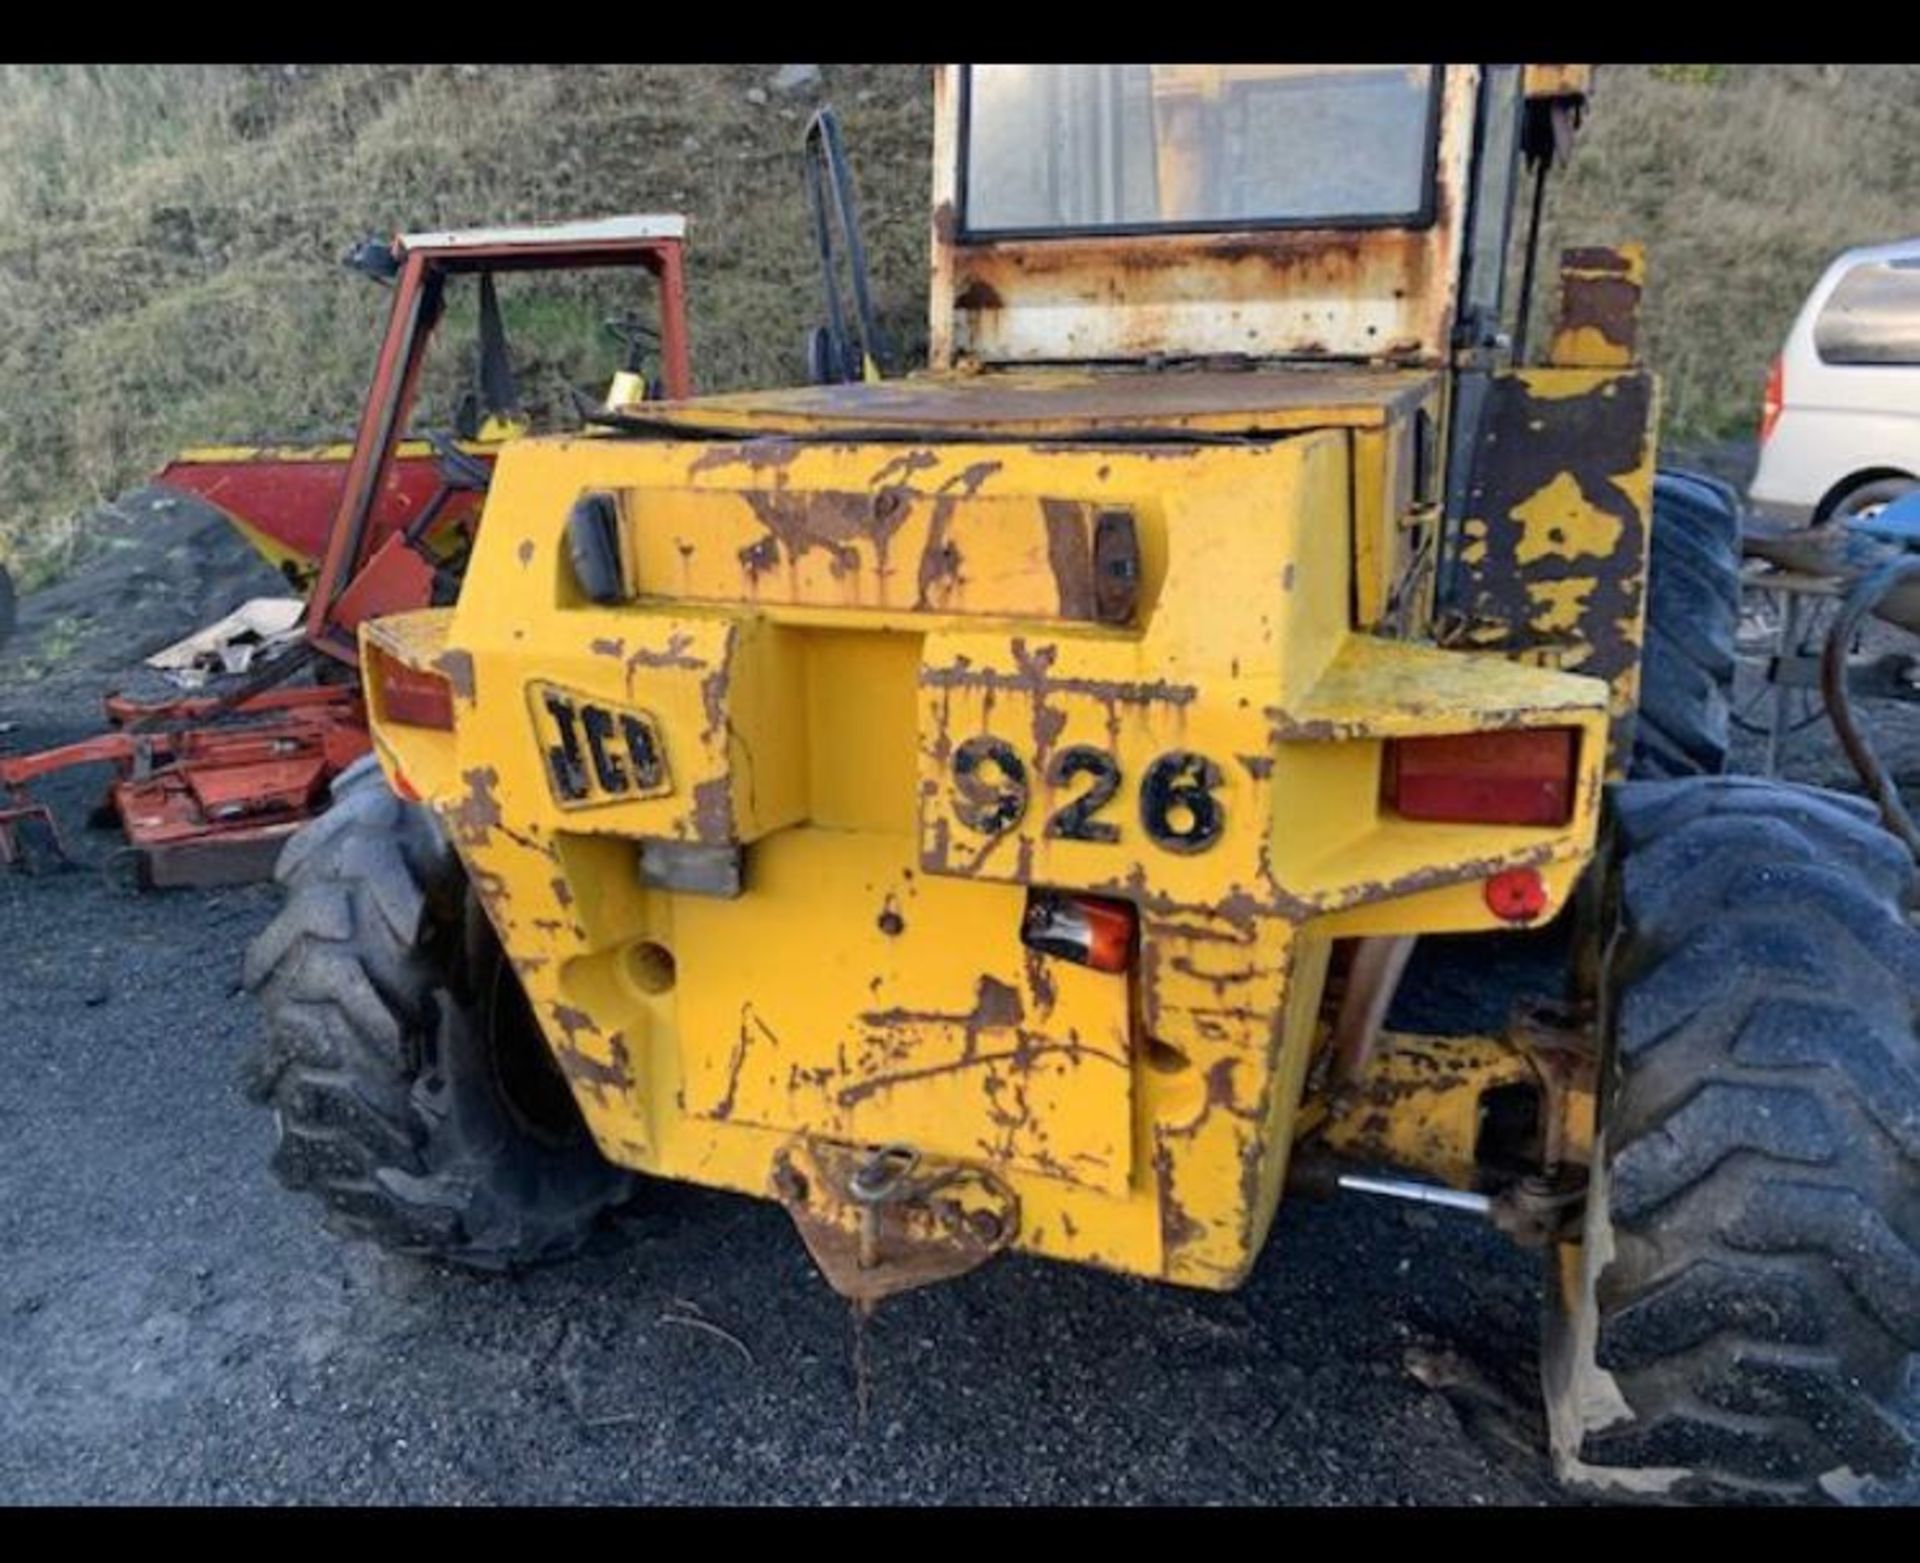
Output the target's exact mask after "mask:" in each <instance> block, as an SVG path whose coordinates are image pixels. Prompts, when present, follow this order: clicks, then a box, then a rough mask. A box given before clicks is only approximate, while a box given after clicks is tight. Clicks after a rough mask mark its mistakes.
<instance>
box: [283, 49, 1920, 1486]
mask: <svg viewBox="0 0 1920 1563" xmlns="http://www.w3.org/2000/svg"><path fill="white" fill-rule="evenodd" d="M1586 87H1587V73H1586V71H1585V69H1584V68H1583V67H1574V66H1514V65H1488V66H1471V65H1447V66H1425V65H1419V66H1327V67H1316V66H1299V65H1286V66H1246V65H1226V66H1192V65H1182V66H1046V67H1028V66H1010V65H981V66H973V67H963V66H955V67H944V68H942V69H941V70H940V71H939V73H938V75H937V78H936V82H935V93H936V100H935V101H936V114H935V126H936V133H935V139H934V151H933V182H934V189H933V213H932V230H933V243H932V255H933V262H932V279H931V332H930V337H931V350H930V358H931V364H930V367H929V368H928V369H927V370H926V371H924V372H920V373H915V374H911V375H907V376H905V377H903V378H885V377H879V376H877V375H876V374H874V373H873V372H871V371H870V369H869V367H868V366H869V365H873V364H877V356H876V355H875V354H874V353H873V352H872V351H871V344H870V343H869V342H868V341H867V340H865V338H866V335H867V333H866V332H865V331H864V329H863V332H862V336H863V341H862V343H861V348H860V351H857V352H856V351H852V350H851V347H850V344H848V343H847V342H845V341H844V340H840V341H837V342H826V343H820V342H816V350H815V351H814V353H813V354H812V357H813V361H814V364H815V367H816V370H817V371H818V372H819V373H820V376H821V378H823V379H825V380H826V381H827V382H828V383H825V384H815V385H811V386H803V387H798V388H790V389H785V390H774V391H768V392H764V393H755V394H735V395H720V396H706V397H699V398H693V399H687V400H681V401H666V402H647V403H639V402H635V403H632V404H630V405H625V406H610V407H609V408H608V409H606V411H605V413H604V415H603V416H602V417H601V418H600V419H599V420H598V421H599V424H600V427H598V428H597V429H596V430H595V431H594V432H592V433H590V434H587V435H585V436H567V437H556V438H542V439H529V440H524V441H519V442H516V443H514V444H511V445H509V446H507V447H506V448H505V449H503V450H502V452H501V454H500V457H499V460H498V463H497V465H496V466H495V469H494V471H493V474H492V478H491V488H490V491H489V493H488V495H487V498H486V501H485V525H484V526H483V527H481V528H480V529H479V534H478V541H477V543H476V546H475V551H474V554H473V557H472V560H471V564H470V567H469V569H468V572H467V574H466V577H465V581H464V585H463V588H462V590H461V593H460V597H459V601H458V603H457V604H456V605H454V606H452V607H448V608H435V609H431V610H427V611H421V612H410V613H403V614H396V615H394V616H391V617H386V618H378V619H374V620H372V621H370V622H368V623H367V624H365V625H364V627H363V629H362V646H363V649H364V659H363V667H364V668H365V670H366V677H367V687H368V694H369V699H370V702H371V717H372V726H373V733H374V743H375V750H376V754H377V757H378V762H379V763H378V767H377V768H374V767H372V766H368V767H366V768H363V769H362V770H360V771H358V772H356V773H354V774H352V775H350V776H348V777H346V778H343V780H342V783H341V784H340V785H339V786H338V787H337V788H336V797H337V803H336V806H335V807H334V808H333V809H332V811H331V812H329V813H328V814H327V815H326V816H325V817H324V818H323V819H321V820H320V821H318V822H317V823H316V824H315V825H313V826H311V827H310V828H308V829H307V830H306V831H305V832H304V833H303V834H301V835H300V836H298V837H296V838H295V839H294V840H293V841H292V843H291V844H290V845H289V846H288V847H287V849H286V851H285V854H284V856H283V858H282V860H281V862H280V865H279V877H280V879H281V881H282V882H283V883H284V885H285V887H286V891H287V901H286V905H285V909H284V910H283V911H282V912H281V914H280V915H279V917H278V918H277V920H276V921H275V922H274V923H273V924H272V925H271V926H270V927H269V928H268V930H267V931H266V932H265V933H264V934H263V935H262V936H261V937H260V939H259V941H258V942H257V943H256V944H255V945H254V947H253V949H252V951H251V954H250V956H249V958H248V963H247V971H246V978H247V982H248V984H249V986H250V987H251V988H252V989H253V991H254V992H255V993H256V994H257V995H258V997H259V1000H260V1003H261V1004H262V1006H263V1009H264V1022H265V1024H264V1034H263V1039H262V1042H261V1045H260V1049H259V1052H258V1055H257V1057H256V1059H255V1061H254V1067H253V1073H252V1080H253V1085H254V1088H255V1090H256V1091H257V1094H258V1095H259V1097H260V1099H261V1100H262V1101H264V1102H265V1103H267V1104H268V1105H269V1106H270V1107H271V1108H272V1110H273V1111H274V1113H275V1114H276V1116H277V1120H278V1123H279V1128H280V1138H279V1143H278V1148H277V1150H276V1152H275V1154H274V1165H275V1168H276V1170H277V1171H278V1173H279V1175H280V1176H281V1178H282V1179H283V1180H284V1181H285V1182H286V1183H288V1184H289V1185H290V1186H292V1187H294V1188H297V1189H304V1190H307V1191H309V1192H311V1193H312V1194H314V1195H315V1196H317V1197H318V1198H319V1199H320V1200H321V1201H322V1202H323V1204H324V1205H325V1206H326V1208H327V1210H328V1211H329V1212H330V1213H331V1217H332V1219H333V1221H334V1224H335V1225H336V1226H337V1227H339V1228H340V1229H341V1230H342V1231H344V1232H347V1233H351V1234H358V1235H362V1236H366V1237H370V1238H373V1239H375V1240H378V1241H380V1242H383V1243H385V1244H387V1245H389V1246H390V1247H393V1248H395V1249H398V1250H400V1251H402V1252H407V1253H415V1254H428V1255H436V1256H440V1257H443V1258H446V1259H451V1260H455V1261H459V1262H463V1263H467V1264H471V1265H476V1266H483V1267H494V1268H500V1267H506V1266H513V1265H519V1264H524V1263H530V1262H533V1261H538V1260H544V1259H549V1258H553V1257H556V1256H558V1255H561V1254H564V1253H567V1252H569V1251H570V1250H572V1249H574V1248H575V1247H576V1246H577V1245H578V1244H579V1243H580V1242H581V1241H582V1239H583V1238H584V1237H585V1235H586V1234H587V1233H588V1232H589V1231H590V1229H591V1228H592V1226H593V1224H594V1222H595V1221H596V1220H597V1219H598V1218H599V1216H600V1215H601V1214H602V1213H604V1212H605V1211H606V1210H607V1209H608V1208H609V1207H611V1206H612V1205H614V1204H615V1203H616V1202H618V1201H621V1200H623V1199H626V1198H628V1197H630V1196H632V1195H634V1194H635V1193H636V1192H641V1191H643V1190H644V1188H645V1184H646V1180H647V1179H663V1178H664V1179H680V1180H686V1181H692V1182H697V1183H701V1184H706V1185H710V1186H714V1187H718V1188H726V1189H733V1190H738V1191H741V1192H744V1193H747V1194H752V1195H757V1196H760V1197H762V1198H765V1199H769V1200H776V1201H778V1202H780V1203H781V1204H782V1205H784V1206H785V1207H786V1209H787V1210H788V1211H789V1212H790V1213H791V1215H792V1217H793V1220H794V1222H795V1224H796V1226H797V1228H798V1230H799V1233H800V1236H801V1237H802V1238H803V1239H804V1241H805V1242H806V1244H807V1246H808V1249H809V1251H810V1252H811V1254H812V1255H813V1257H814V1259H815V1261H816V1262H817V1265H818V1267H819V1269H820V1271H821V1273H822V1275H823V1276H824V1277H825V1278H826V1280H827V1281H828V1282H829V1283H830V1284H831V1285H833V1286H834V1287H836V1288H838V1289H839V1290H840V1291H841V1292H843V1293H844V1294H846V1295H848V1296H849V1297H852V1298H854V1299H856V1300H858V1301H859V1302H861V1303H862V1304H865V1305H870V1304H872V1303H873V1302H874V1301H875V1300H877V1299H881V1298H884V1297H886V1296H887V1295H889V1294H892V1293H896V1292H899V1291H901V1290H903V1289H905V1288H909V1287H913V1286H919V1285H924V1284H927V1283H930V1282H934V1281H939V1280H944V1279H949V1278H952V1277H955V1276H958V1275H960V1274H962V1273H964V1272H966V1271H968V1270H970V1269H972V1268H973V1267H975V1266H977V1265H979V1264H981V1263H983V1262H985V1261H987V1260H989V1259H990V1258H992V1257H993V1256H995V1255H997V1254H1001V1253H1005V1252H1010V1251H1018V1252H1021V1253H1026V1254H1033V1255H1042V1256H1046V1257H1048V1258H1052V1259H1057V1260H1064V1261H1069V1262H1073V1263H1079V1264H1088V1265H1096V1266H1101V1267H1104V1268H1107V1269H1111V1270H1116V1271H1121V1272H1125V1273H1129V1274H1135V1275H1144V1276H1152V1277H1157V1278H1160V1279H1163V1280H1166V1281H1168V1282H1172V1283H1176V1284H1180V1285H1186V1286H1195V1287H1206V1288H1215V1289H1225V1288H1231V1287H1234V1286H1237V1285H1238V1284H1240V1283H1241V1282H1242V1281H1243V1280H1244V1279H1245V1278H1246V1276H1247V1274H1248V1271H1249V1269H1250V1267H1251V1266H1252V1265H1253V1264H1254V1262H1255V1260H1256V1258H1257V1257H1258V1255H1259V1253H1260V1250H1261V1247H1262V1245H1263V1243H1264V1241H1265V1239H1266V1237H1267V1234H1268V1232H1269V1230H1270V1228H1271V1225H1272V1222H1273V1217H1274V1212H1275V1208H1276V1206H1277V1204H1278V1202H1279V1200H1280V1198H1281V1195H1282V1192H1283V1190H1285V1189H1286V1188H1287V1187H1288V1186H1289V1184H1290V1183H1291V1184H1292V1185H1294V1186H1296V1187H1297V1186H1300V1185H1302V1184H1306V1185H1311V1186H1320V1187H1326V1186H1339V1187H1346V1188H1351V1189H1363V1190H1371V1191H1373V1192H1375V1193H1379V1194H1385V1195H1392V1196H1398V1197H1403V1198H1415V1199H1424V1200H1432V1201H1437V1202H1441V1203H1450V1204H1454V1205H1457V1206H1461V1207H1463V1208H1466V1209H1469V1210H1474V1211H1478V1212H1480V1213H1482V1214H1484V1215H1485V1216H1486V1217H1487V1218H1488V1219H1489V1220H1491V1221H1493V1222H1495V1223H1497V1224H1498V1225H1499V1226H1500V1227H1501V1228H1502V1229H1503V1230H1505V1231H1507V1232H1509V1233H1510V1234H1511V1235H1512V1236H1513V1237H1514V1238H1515V1239H1516V1240H1518V1241H1520V1242H1522V1243H1527V1244H1532V1245H1536V1246H1537V1247H1538V1248H1539V1249H1540V1251H1541V1252H1542V1253H1543V1255H1545V1256H1547V1258H1548V1259H1549V1260H1550V1262H1551V1267H1552V1274H1553V1278H1554V1280H1553V1284H1552V1286H1551V1287H1550V1288H1549V1290H1550V1293H1551V1296H1552V1305H1551V1317H1550V1319H1549V1320H1548V1322H1547V1329H1546V1343H1545V1349H1544V1351H1543V1361H1544V1377H1545V1391H1546V1397H1547V1402H1548V1406H1549V1409H1550V1413H1551V1414H1550V1422H1551V1426H1552V1434H1553V1442H1554V1452H1555V1456H1556V1460H1557V1464H1558V1467H1559V1469H1560V1471H1561V1472H1562V1474H1563V1475H1564V1476H1565V1477H1567V1478H1568V1479H1570V1480H1576V1481H1581V1482H1586V1483H1589V1484H1594V1485H1600V1486H1610V1487H1614V1488H1623V1489H1626V1490H1627V1491H1629V1492H1633V1493H1639V1494H1652V1493H1660V1494H1666V1495H1670V1496H1678V1497H1694V1496H1707V1495H1712V1494H1726V1493H1734V1494H1741V1495H1746V1496H1775V1497H1789V1498H1818V1497H1821V1496H1827V1497H1832V1498H1838V1499H1852V1498H1860V1497H1871V1496H1873V1495H1875V1494H1876V1493H1879V1492H1882V1491H1884V1490H1887V1484H1889V1483H1894V1482H1897V1481H1899V1480H1900V1479H1902V1476H1903V1473H1906V1472H1908V1471H1909V1469H1910V1467H1911V1463H1912V1459H1913V1452H1914V1427H1913V1423H1912V1420H1911V1418H1912V1404H1913V1402H1912V1396H1913V1393H1914V1390H1913V1384H1914V1377H1913V1374H1914V1363H1915V1355H1914V1354H1915V1351H1916V1348H1920V1186H1917V1181H1916V1175H1917V1172H1920V1161H1917V1160H1916V1158H1920V1041H1917V1040H1916V1031H1915V1004H1916V997H1915V996H1916V990H1917V989H1920V938H1916V936H1915V933H1914V931H1913V929H1912V928H1911V926H1910V925H1909V922H1908V908H1909V907H1910V906H1911V904H1912V896H1913V893H1914V865H1913V864H1912V862H1911V861H1909V859H1908V857H1907V856H1906V854H1905V853H1904V852H1903V850H1902V849H1901V848H1900V846H1899V845H1898V844H1897V843H1896V842H1895V841H1894V840H1893V839H1892V838H1891V837H1889V836H1888V835H1887V834H1886V833H1885V832H1884V831H1882V830H1881V829H1880V828H1879V826H1878V824H1877V823H1876V821H1875V819H1874V818H1873V816H1872V812H1871V810H1870V809H1869V808H1868V807H1867V806H1866V805H1864V804H1860V803H1858V802H1855V801H1852V800H1849V799H1846V798H1843V797H1841V796H1838V795H1836V794H1831V793H1824V792H1817V791H1811V790H1808V789H1804V788H1796V787H1789V786H1783V785H1778V784H1773V783H1765V782H1759V781H1753V780H1746V779H1736V778H1731V777H1725V776H1722V775H1719V774H1717V773H1718V772H1719V771H1721V770H1722V769H1723V768H1724V764H1725V749H1726V705H1725V695H1726V681H1727V677H1728V675H1729V674H1730V672H1731V644H1732V634H1733V627H1734V616H1735V609H1736V602H1735V592H1736V582H1735V554H1736V536H1735V533H1736V511H1735V508H1734V505H1733V503H1732V501H1731V498H1730V496H1729V495H1728V494H1727V493H1726V492H1725V491H1724V490H1721V489H1718V488H1716V487H1715V486H1714V485H1712V484H1711V483H1708V482H1706V481H1704V480H1699V479H1694V478H1689V477H1686V476H1682V475H1677V474H1676V475H1667V474H1661V475H1659V476H1658V477H1656V473H1655V464H1654V437H1653V430H1654V421H1655V400H1654V385H1653V381H1652V378H1651V377H1650V376H1649V375H1648V374H1647V372H1646V371H1645V370H1644V369H1643V368H1642V367H1641V366H1640V365H1639V364H1638V362H1637V361H1636V351H1635V336H1636V330H1635V318H1636V308H1637V305H1638V302H1639V298H1640V293H1641V288H1642V282H1643V263H1642V257H1641V255H1640V253H1639V252H1638V251H1637V250H1636V249H1634V248H1632V247H1626V246H1622V247H1617V248H1590V249H1582V250H1576V251H1572V252H1570V253H1569V254H1568V255H1567V257H1566V258H1565V260H1564V263H1563V265H1562V267H1561V270H1560V274H1559V278H1558V308H1557V311H1556V312H1555V313H1556V324H1555V325H1554V327H1553V329H1552V331H1551V335H1550V338H1549V339H1548V340H1546V341H1545V343H1544V349H1543V351H1540V352H1537V353H1534V354H1528V353H1527V351H1526V348H1525V339H1524V330H1523V327H1524V322H1525V321H1526V319H1527V318H1528V308H1527V305H1528V302H1529V300H1528V298H1527V297H1525V296H1521V297H1518V298H1511V299H1510V298H1509V296H1508V293H1509V290H1508V288H1507V286H1506V281H1507V272H1508V269H1509V257H1510V254H1512V255H1513V256H1514V259H1515V260H1517V261H1518V263H1519V264H1518V268H1517V269H1519V270H1520V271H1521V272H1522V274H1523V277H1524V281H1523V284H1522V286H1521V287H1520V288H1518V289H1516V290H1514V291H1515V292H1517V293H1519V294H1521V295H1526V294H1529V293H1530V292H1531V290H1532V277H1533V271H1534V266H1533V250H1534V248H1535V246H1536V242H1537V233H1538V221H1537V219H1538V212H1539V201H1540V195H1541V191H1542V190H1543V189H1544V187H1545V179H1546V174H1547V170H1548V168H1549V167H1550V166H1551V165H1552V164H1553V163H1555V162H1556V161H1558V160H1559V159H1560V158H1561V157H1563V156H1564V155H1565V153H1566V151H1567V147H1568V143H1569V140H1570V137H1571V134H1572V131H1573V128H1574V126H1575V124H1576V122H1577V120H1578V118H1579V116H1580V114H1581V112H1582V110H1583V107H1584V103H1585V93H1586ZM1529 175H1531V177H1530V178H1529ZM844 335H845V326H844V323H842V326H841V331H840V336H841V337H842V338H844ZM881 367H883V366H881ZM1629 778H1633V779H1629ZM1494 930H1505V931H1508V932H1513V931H1516V930H1538V931H1539V932H1538V937H1539V938H1540V939H1542V940H1560V941H1561V942H1562V944H1563V945H1564V947H1565V949H1566V950H1567V951H1568V955H1567V959H1566V962H1565V968H1566V975H1565V981H1564V983H1563V984H1557V985H1555V987H1554V990H1553V991H1550V992H1546V993H1542V994H1538V995H1532V996H1525V997H1523V998H1522V1000H1521V1001H1519V1002H1517V1003H1516V1004H1515V1006H1514V1009H1513V1014H1512V1019H1511V1023H1510V1024H1509V1025H1508V1026H1507V1027H1505V1028H1504V1029H1503V1030H1501V1031H1500V1034H1495V1035H1473V1036H1430V1035H1414V1034H1408V1033H1403V1032H1399V1031H1395V1030H1389V1029H1388V1028H1387V1027H1386V1025H1385V1019H1386V1016H1387V1012H1388V1009H1389V1005H1390V1003H1391V1000H1392V998H1393V995H1394V992H1395V989H1396V986H1397V984H1398V982H1399V980H1400V976H1401V974H1402V972H1403V970H1404V969H1405V967H1406V964H1407V960H1408V955H1409V951H1410V950H1411V948H1412V945H1413V941H1414V940H1415V939H1416V938H1417V937H1418V936H1420V935H1438V934H1447V935H1465V934H1473V933H1476V932H1488V931H1494ZM1903 1417H1904V1418H1906V1420H1903Z"/></svg>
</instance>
